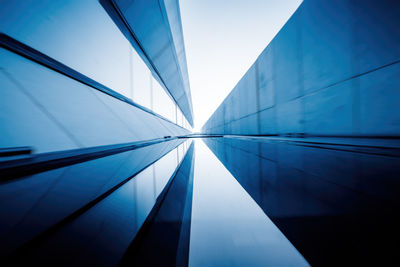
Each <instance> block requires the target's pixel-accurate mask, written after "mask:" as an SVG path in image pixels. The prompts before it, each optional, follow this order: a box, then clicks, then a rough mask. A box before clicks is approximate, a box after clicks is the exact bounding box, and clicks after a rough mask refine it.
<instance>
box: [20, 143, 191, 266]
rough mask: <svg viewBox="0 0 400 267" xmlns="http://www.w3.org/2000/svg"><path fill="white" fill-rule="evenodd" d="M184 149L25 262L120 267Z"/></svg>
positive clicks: (68, 227) (34, 251)
mask: <svg viewBox="0 0 400 267" xmlns="http://www.w3.org/2000/svg"><path fill="white" fill-rule="evenodd" d="M180 147H182V148H179V147H178V148H175V149H174V150H173V151H171V152H169V153H168V154H167V155H165V156H163V157H162V158H161V159H159V160H158V161H157V162H155V163H154V164H152V165H151V166H149V167H147V168H146V169H144V170H143V171H141V172H140V173H139V174H137V175H136V176H134V177H133V178H132V179H130V180H129V181H128V182H127V183H125V184H124V185H122V186H121V187H120V188H118V189H117V190H116V191H114V192H113V193H111V194H110V195H109V196H107V197H106V198H105V199H103V200H102V201H100V202H99V203H98V204H96V205H95V206H94V207H92V208H91V209H89V210H88V211H87V212H85V213H83V214H82V215H81V216H79V217H78V218H76V219H75V220H74V221H72V222H71V223H68V224H66V225H65V227H63V228H61V229H60V230H59V231H57V232H56V233H55V234H53V235H50V236H49V237H48V238H46V240H45V241H44V242H42V244H39V245H38V246H35V247H34V248H32V250H31V251H30V253H29V254H28V255H26V256H25V259H24V262H36V263H41V264H45V265H47V264H56V263H57V262H63V263H64V264H66V265H82V264H83V263H85V264H88V265H94V266H116V265H117V264H118V262H119V260H120V259H121V258H122V256H123V254H124V252H125V251H126V249H127V248H128V246H129V244H130V243H131V242H132V240H133V239H134V237H135V236H136V234H137V232H138V231H139V229H140V227H141V226H142V225H143V223H144V221H145V220H146V218H147V216H148V215H149V213H150V211H151V210H152V208H153V206H154V205H155V203H156V200H157V198H158V196H159V195H160V193H161V192H162V191H163V189H164V187H165V186H166V184H167V183H168V181H169V180H170V179H171V178H172V177H173V174H174V171H175V170H176V168H177V167H178V165H179V164H180V162H181V161H182V159H183V158H184V154H183V156H179V154H178V153H177V152H176V151H177V150H178V149H183V147H186V146H184V145H183V144H181V145H180ZM184 152H186V149H185V151H184Z"/></svg>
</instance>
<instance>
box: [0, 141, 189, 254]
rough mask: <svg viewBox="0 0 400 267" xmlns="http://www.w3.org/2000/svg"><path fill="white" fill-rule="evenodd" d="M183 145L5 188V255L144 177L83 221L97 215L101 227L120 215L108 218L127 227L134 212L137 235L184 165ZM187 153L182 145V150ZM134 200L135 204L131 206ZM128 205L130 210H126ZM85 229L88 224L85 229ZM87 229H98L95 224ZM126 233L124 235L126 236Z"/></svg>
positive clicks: (1, 197) (1, 194)
mask: <svg viewBox="0 0 400 267" xmlns="http://www.w3.org/2000/svg"><path fill="white" fill-rule="evenodd" d="M183 141H184V140H173V141H168V142H162V143H158V144H155V145H150V146H146V147H143V148H139V149H135V150H132V151H127V152H123V153H118V154H115V155H112V156H108V157H103V158H99V159H96V160H91V161H87V162H83V163H79V164H75V165H71V166H68V167H63V168H58V169H54V170H51V171H47V172H43V173H39V174H35V175H32V176H29V177H25V178H21V179H17V180H12V181H11V182H8V183H3V184H1V186H0V203H1V205H0V217H1V218H2V219H1V227H0V231H1V232H0V239H1V240H2V241H3V242H1V243H0V244H1V245H0V246H1V254H2V255H7V254H8V253H10V252H12V251H14V250H15V249H16V248H18V247H19V246H21V245H23V244H25V243H26V242H28V241H30V240H32V239H33V238H35V237H37V236H38V235H40V234H42V233H43V232H45V231H46V230H48V229H49V228H50V227H52V226H54V225H55V224H57V223H60V222H62V221H63V220H65V219H66V218H67V217H68V216H71V214H73V213H74V212H77V211H78V210H79V209H81V208H82V207H84V206H85V205H87V204H88V203H91V202H92V201H96V199H98V198H99V197H102V195H103V194H107V192H109V191H110V190H113V188H115V187H119V186H120V184H121V183H125V182H126V180H127V179H130V178H131V177H132V176H133V175H135V174H137V173H138V172H140V173H139V174H138V175H136V176H135V177H134V179H133V180H132V179H131V180H129V181H128V182H127V183H125V184H124V185H123V186H122V187H119V188H118V189H117V190H116V191H113V193H111V195H110V196H108V197H107V198H106V199H105V200H103V201H100V203H99V204H98V205H96V206H94V207H93V208H92V209H89V211H88V212H87V213H85V214H89V215H85V216H83V219H79V220H83V221H85V219H84V218H86V217H87V216H89V217H90V218H91V216H94V217H96V216H97V217H96V218H97V219H96V223H100V224H101V222H100V219H99V218H100V217H101V216H102V214H103V215H104V214H109V215H110V216H111V214H114V215H112V216H111V217H109V216H108V215H107V217H109V218H112V219H113V220H112V222H110V223H111V224H114V225H118V224H124V221H125V220H126V219H127V218H126V214H127V213H126V212H128V213H129V214H131V215H130V216H133V217H132V218H131V220H132V222H130V223H129V225H130V226H132V227H133V228H132V229H130V230H126V231H129V232H131V233H134V232H135V231H137V229H138V228H139V227H140V225H141V224H142V223H143V221H144V219H145V218H146V217H147V214H148V213H149V212H150V209H151V208H152V206H153V205H154V202H155V199H156V198H157V196H158V195H159V194H160V192H161V191H162V190H163V188H164V187H165V184H166V183H167V181H168V180H169V178H170V177H171V175H172V173H173V172H174V170H175V169H176V167H177V165H178V164H179V163H180V161H181V160H182V158H183V154H179V153H177V149H174V148H175V147H177V146H178V145H180V144H181V143H182V142H183ZM181 146H182V145H181ZM186 148H187V146H185V147H183V146H182V148H181V149H180V150H181V151H185V150H186ZM173 149H174V150H173ZM171 150H172V151H171ZM164 155H165V156H164ZM160 157H162V159H160V160H159V161H157V160H158V159H159V158H160ZM155 161H157V162H156V163H155V164H153V165H151V166H149V165H150V164H152V163H153V162H155ZM147 166H149V167H147ZM144 168H145V169H144ZM143 169H144V170H143ZM141 171H142V172H141ZM135 192H136V193H135ZM132 194H133V195H134V196H132ZM130 197H133V198H132V199H131V198H130ZM132 201H133V202H134V203H133V204H134V205H133V204H132V203H131V204H129V203H130V202H132ZM123 203H126V204H125V205H123ZM139 203H140V204H139ZM132 205H133V206H132ZM127 206H128V207H129V211H127V210H126V209H125V208H124V207H127ZM135 207H136V208H135ZM90 214H93V215H90ZM135 214H136V215H135ZM79 218H81V217H79ZM114 219H115V220H114ZM82 225H85V224H79V227H82ZM135 225H136V226H135ZM85 227H89V228H85V229H86V230H88V229H90V228H91V227H95V221H91V222H90V223H89V225H87V226H85ZM102 227H105V226H104V225H103V226H102ZM92 229H95V228H92ZM113 229H114V228H113ZM120 230H121V233H122V234H123V233H124V231H125V230H122V229H120ZM105 231H106V230H105ZM110 231H111V230H110ZM81 233H83V232H81ZM88 233H89V232H88ZM133 236H134V235H133V234H132V235H131V238H132V237H133ZM118 240H119V239H118ZM82 244H83V243H82ZM128 244H129V243H128ZM120 249H123V248H120Z"/></svg>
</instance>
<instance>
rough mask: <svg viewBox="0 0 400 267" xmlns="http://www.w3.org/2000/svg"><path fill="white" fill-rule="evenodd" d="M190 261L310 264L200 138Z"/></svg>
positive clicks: (206, 263)
mask: <svg viewBox="0 0 400 267" xmlns="http://www.w3.org/2000/svg"><path fill="white" fill-rule="evenodd" d="M189 265H190V266H192V267H193V266H309V264H308V263H307V261H306V260H305V259H304V258H303V256H302V255H301V254H300V253H299V252H298V251H297V250H296V248H294V247H293V245H292V244H291V243H290V242H289V240H288V239H287V238H286V237H285V236H284V235H283V234H282V232H281V231H280V230H279V229H278V228H277V227H276V226H275V225H274V223H273V222H272V221H271V220H270V219H269V218H268V216H266V215H265V213H263V211H262V210H261V209H260V208H259V207H258V205H257V203H256V202H255V201H254V200H253V199H252V198H251V196H250V195H249V194H248V193H247V192H246V191H245V190H244V189H243V187H242V186H240V184H239V183H238V182H237V181H236V180H235V178H234V177H233V176H232V175H231V174H230V173H229V172H228V170H227V169H226V168H225V167H224V166H223V165H222V164H221V163H220V162H219V161H218V159H217V158H216V157H215V156H214V155H213V154H212V153H211V151H210V150H209V149H207V147H206V146H205V145H204V143H203V142H202V141H200V140H199V141H196V161H195V169H194V185H193V208H192V225H191V233H190V257H189Z"/></svg>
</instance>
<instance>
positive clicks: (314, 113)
mask: <svg viewBox="0 0 400 267" xmlns="http://www.w3.org/2000/svg"><path fill="white" fill-rule="evenodd" d="M398 14H400V2H399V1H395V0H382V1H376V0H362V1H361V0H338V1H320V0H305V1H304V2H303V4H302V5H301V6H300V7H299V8H298V10H297V11H296V12H295V13H294V15H293V16H292V17H291V18H290V20H289V21H288V22H287V23H286V24H285V26H284V27H283V28H282V29H281V31H280V32H279V33H278V34H277V35H276V37H275V38H274V39H273V41H272V42H271V43H270V44H269V45H268V46H267V47H266V48H265V50H264V51H263V52H262V53H261V55H260V56H259V58H258V59H257V60H256V62H255V63H254V64H253V65H252V66H251V67H250V69H249V70H248V71H247V73H246V74H245V75H244V76H243V78H242V79H241V80H240V81H239V82H238V84H237V85H236V86H235V88H234V89H233V90H232V92H231V93H230V94H229V95H228V96H227V98H226V99H225V100H224V101H223V103H222V104H221V105H220V106H219V107H218V109H217V110H216V111H215V113H214V114H213V115H212V116H211V117H210V119H209V120H208V121H207V122H206V124H205V125H204V126H203V132H205V133H208V134H245V135H276V134H278V135H286V134H307V135H320V136H399V135H400V64H399V62H400V31H399V29H400V16H399V15H398Z"/></svg>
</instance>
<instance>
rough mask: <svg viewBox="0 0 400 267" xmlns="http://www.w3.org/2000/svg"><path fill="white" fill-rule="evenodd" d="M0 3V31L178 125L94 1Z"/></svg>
mask: <svg viewBox="0 0 400 267" xmlns="http://www.w3.org/2000/svg"><path fill="white" fill-rule="evenodd" d="M0 7H1V8H0V18H1V19H0V29H1V31H2V32H3V33H5V34H7V35H9V36H11V37H12V38H14V39H17V40H18V41H20V42H22V43H24V44H26V45H28V46H31V47H33V48H34V49H36V50H38V51H40V52H42V53H44V54H46V55H48V56H50V57H52V58H54V59H56V60H57V61H60V62H62V63H63V64H65V65H67V66H68V67H70V68H72V69H74V70H76V71H78V72H80V73H82V74H84V75H86V76H88V77H89V78H91V79H93V80H95V81H97V82H99V83H101V84H103V85H105V86H107V87H109V88H111V89H112V90H114V91H116V92H118V93H120V94H122V95H124V96H126V97H128V98H131V99H132V100H133V101H134V102H136V103H138V104H140V105H142V106H144V107H146V108H149V109H151V110H153V111H154V112H156V113H158V114H160V115H161V116H163V117H165V118H167V119H169V120H170V121H172V122H175V123H178V124H179V125H180V126H183V122H182V119H178V120H177V119H176V117H177V116H176V115H175V113H176V112H175V109H176V105H175V103H174V101H173V100H172V99H171V98H170V97H169V95H168V94H167V93H166V92H165V90H164V88H162V86H161V85H160V84H159V82H158V81H157V80H156V79H154V78H153V76H152V73H151V71H150V69H149V68H148V67H147V65H146V64H145V63H144V62H143V60H142V58H141V57H140V55H139V54H138V53H137V52H136V51H135V49H133V47H132V46H131V44H130V43H129V41H128V40H127V39H126V38H125V36H124V35H123V34H122V33H121V32H120V30H119V29H118V27H117V26H116V25H115V23H114V22H113V21H112V19H111V18H110V17H109V15H108V14H107V13H106V11H105V10H104V8H103V7H102V6H101V4H100V3H99V2H98V1H96V0H87V1H80V0H71V1H58V0H56V1H54V0H36V1H27V0H16V1H1V0H0ZM21 14H24V16H21ZM178 113H180V111H178ZM178 117H179V116H178ZM179 118H180V117H179Z"/></svg>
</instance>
